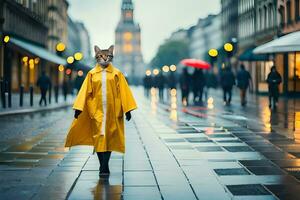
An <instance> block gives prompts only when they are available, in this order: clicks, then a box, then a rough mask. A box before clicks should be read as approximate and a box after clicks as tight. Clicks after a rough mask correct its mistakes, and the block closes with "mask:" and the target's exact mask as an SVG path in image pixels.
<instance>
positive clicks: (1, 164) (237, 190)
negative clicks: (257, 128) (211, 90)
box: [0, 89, 300, 200]
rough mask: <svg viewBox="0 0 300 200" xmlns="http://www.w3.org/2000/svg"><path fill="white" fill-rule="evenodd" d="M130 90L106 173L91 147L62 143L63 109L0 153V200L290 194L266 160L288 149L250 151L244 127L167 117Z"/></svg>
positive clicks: (286, 178)
mask: <svg viewBox="0 0 300 200" xmlns="http://www.w3.org/2000/svg"><path fill="white" fill-rule="evenodd" d="M134 91H135V92H134V94H135V95H136V98H137V100H138V105H139V109H138V110H137V111H134V112H133V120H132V121H130V122H126V154H124V155H123V154H119V153H115V152H113V154H112V157H111V160H110V169H111V175H110V176H109V177H107V176H101V177H99V176H98V173H99V171H98V169H99V162H98V159H97V156H96V154H92V148H91V147H87V146H78V147H74V148H71V149H65V148H63V144H64V143H63V141H64V139H65V135H66V132H67V129H68V128H69V127H68V125H69V124H70V123H71V120H72V116H73V112H72V110H71V109H69V110H65V112H63V113H60V114H61V118H63V119H64V120H61V121H60V120H58V121H56V123H55V126H53V125H52V126H50V127H48V128H47V129H46V130H44V129H43V130H40V134H38V136H37V137H32V138H31V139H29V138H28V140H20V141H19V143H18V144H15V143H14V142H12V143H10V144H9V145H8V148H6V149H4V150H3V151H0V183H1V184H0V191H1V195H2V194H3V195H2V196H1V199H20V197H22V198H21V199H45V197H46V199H49V198H48V197H51V198H50V199H127V200H131V199H134V200H136V199H151V200H156V199H164V200H165V199H170V200H176V199H180V200H182V199H186V200H190V199H191V200H192V199H196V200H198V199H209V200H211V199H216V200H219V199H222V200H223V199H224V200H226V199H255V200H257V199H262V200H265V199H277V197H279V198H283V199H284V197H285V196H287V197H289V199H297V197H298V196H296V193H298V192H299V191H300V190H298V188H300V186H299V182H298V181H297V180H296V179H295V178H294V177H292V176H290V175H289V174H287V173H286V172H285V171H283V170H281V169H280V168H278V167H277V163H276V162H272V161H270V160H268V158H269V157H271V158H278V156H281V158H285V157H289V155H286V154H282V152H279V153H281V154H278V152H277V151H275V150H274V151H273V147H271V146H267V148H265V149H263V150H265V151H264V152H263V153H264V154H261V153H259V152H257V151H256V149H255V148H254V147H252V146H251V145H248V144H249V143H251V142H252V141H256V140H259V138H257V137H255V138H253V139H254V140H252V139H249V138H247V137H246V135H248V136H249V137H252V136H250V134H251V133H250V132H249V131H247V130H246V129H245V128H243V127H239V126H237V125H236V124H235V123H232V122H231V121H228V120H222V119H221V120H216V119H215V118H209V119H207V118H198V117H194V116H190V115H186V114H184V113H183V112H181V111H179V110H178V113H177V114H178V115H177V117H178V118H177V120H174V118H172V117H171V116H170V115H169V113H168V111H167V112H166V109H165V107H164V106H163V105H158V106H157V107H156V109H155V110H152V109H151V107H150V105H151V102H149V100H147V99H145V98H144V97H143V95H142V91H140V90H139V89H135V90H134ZM58 129H59V130H58ZM241 131H243V132H241ZM236 133H237V134H236ZM242 133H243V134H244V136H243V138H242V139H240V138H239V136H240V135H241V134H242ZM244 139H246V140H244ZM262 140H263V142H264V143H260V144H262V146H263V145H265V144H267V145H269V143H268V142H267V141H264V139H262ZM256 144H257V143H256ZM270 147H271V148H270ZM207 149H209V150H211V151H203V150H207ZM220 149H221V150H222V151H218V150H220ZM7 150H9V151H7ZM199 150H202V151H199ZM265 153H266V154H265ZM278 164H279V165H281V166H284V167H295V166H297V162H284V161H282V162H281V163H278ZM4 183H5V184H4ZM288 186H292V187H288ZM7 188H10V189H9V190H8V189H7ZM17 191H18V192H17ZM21 195H22V196H21Z"/></svg>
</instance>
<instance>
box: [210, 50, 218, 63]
mask: <svg viewBox="0 0 300 200" xmlns="http://www.w3.org/2000/svg"><path fill="white" fill-rule="evenodd" d="M208 55H209V56H210V64H211V66H212V67H213V66H214V62H215V61H216V59H217V56H218V55H219V52H218V50H217V49H210V50H209V51H208Z"/></svg>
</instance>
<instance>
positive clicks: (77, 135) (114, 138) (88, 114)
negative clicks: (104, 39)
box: [65, 46, 137, 171]
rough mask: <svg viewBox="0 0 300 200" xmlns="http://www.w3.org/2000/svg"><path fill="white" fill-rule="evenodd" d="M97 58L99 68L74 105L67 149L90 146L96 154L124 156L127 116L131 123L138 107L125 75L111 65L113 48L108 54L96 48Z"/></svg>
mask: <svg viewBox="0 0 300 200" xmlns="http://www.w3.org/2000/svg"><path fill="white" fill-rule="evenodd" d="M95 55H96V56H95V57H96V60H97V64H96V66H95V67H94V68H93V69H91V70H90V71H89V72H88V73H87V75H86V77H85V79H84V81H83V84H82V86H81V88H80V90H79V92H78V95H77V97H76V99H75V102H74V104H73V109H74V110H75V119H74V120H73V122H72V125H71V127H70V129H69V133H68V135H67V138H66V142H65V147H72V146H76V145H91V146H94V152H97V153H98V152H112V151H117V152H120V153H125V136H124V113H125V114H126V119H127V120H130V118H131V114H130V111H132V110H134V109H136V108H137V105H136V102H135V100H134V97H133V95H132V93H131V90H130V88H129V86H128V84H127V81H126V79H125V77H124V75H123V74H122V72H120V71H119V70H118V69H117V68H115V67H114V66H113V65H112V63H111V61H112V58H113V46H111V47H110V48H109V49H107V50H100V48H99V47H98V46H95ZM100 155H102V154H100ZM98 156H99V155H98ZM109 157H110V153H109ZM108 159H109V158H108ZM99 160H100V158H99ZM100 161H101V160H100ZM107 162H108V161H107ZM100 165H101V162H100ZM100 167H101V166H100ZM107 167H108V166H107ZM100 171H101V170H100Z"/></svg>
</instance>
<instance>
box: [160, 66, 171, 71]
mask: <svg viewBox="0 0 300 200" xmlns="http://www.w3.org/2000/svg"><path fill="white" fill-rule="evenodd" d="M162 70H163V72H169V71H170V68H169V66H167V65H165V66H163V67H162Z"/></svg>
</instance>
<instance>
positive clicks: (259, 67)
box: [239, 47, 274, 93]
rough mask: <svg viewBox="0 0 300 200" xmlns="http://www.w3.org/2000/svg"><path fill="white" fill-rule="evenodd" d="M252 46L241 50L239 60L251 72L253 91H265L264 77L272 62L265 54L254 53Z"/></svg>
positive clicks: (266, 87)
mask: <svg viewBox="0 0 300 200" xmlns="http://www.w3.org/2000/svg"><path fill="white" fill-rule="evenodd" d="M254 48H255V47H250V48H247V49H246V50H244V51H242V53H241V54H240V56H239V61H240V63H242V64H244V65H245V67H246V69H247V70H248V71H249V73H250V74H251V77H252V83H253V91H254V92H256V93H266V92H267V91H268V86H267V83H266V79H267V76H268V74H269V72H270V68H271V67H272V66H273V64H274V62H273V61H272V60H271V59H270V57H269V56H268V55H266V54H261V55H256V54H254V53H253V50H254Z"/></svg>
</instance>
